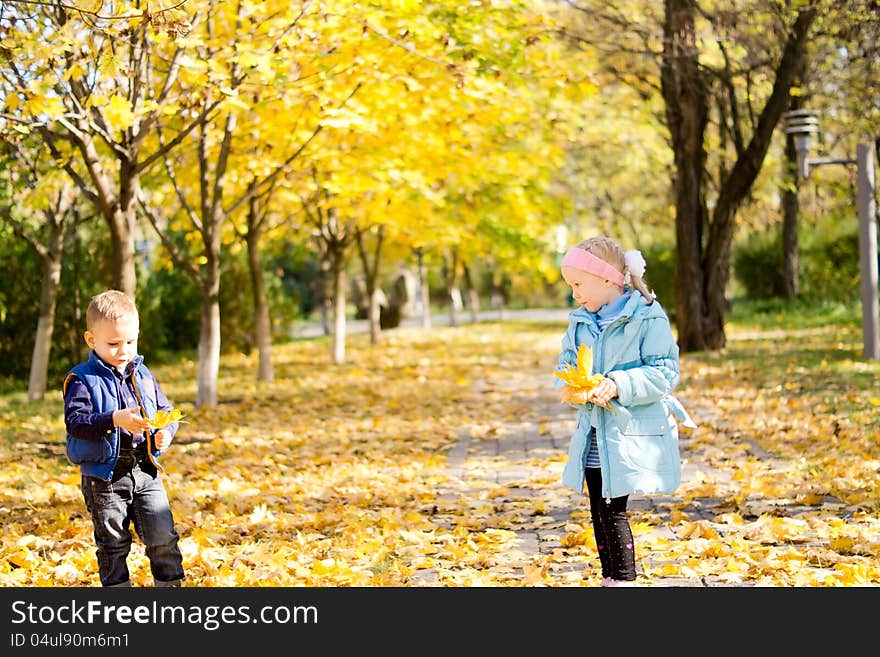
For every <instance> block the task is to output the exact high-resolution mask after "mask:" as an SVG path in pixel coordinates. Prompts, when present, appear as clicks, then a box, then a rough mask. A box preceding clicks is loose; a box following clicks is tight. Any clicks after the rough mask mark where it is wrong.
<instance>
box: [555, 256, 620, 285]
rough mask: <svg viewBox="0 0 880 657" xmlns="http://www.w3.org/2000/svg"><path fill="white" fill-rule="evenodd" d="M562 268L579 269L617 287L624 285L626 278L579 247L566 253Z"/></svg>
mask: <svg viewBox="0 0 880 657" xmlns="http://www.w3.org/2000/svg"><path fill="white" fill-rule="evenodd" d="M562 266H563V267H572V268H573V269H579V270H580V271H585V272H587V273H588V274H595V275H596V276H599V277H600V278H604V279H606V280H609V281H611V282H612V283H615V284H617V285H621V286H622V285H623V281H624V278H623V274H622V273H621V272H619V271H618V270H617V269H616V268H615V267H613V266H612V265H609V264H608V263H607V262H605V261H604V260H602V258H598V257H596V256H594V255H593V254H592V253H590V252H589V251H586V250H584V249H582V248H580V247H578V246H573V247H572V248H570V249H569V250H568V251H567V252H566V254H565V257H564V258H563V259H562Z"/></svg>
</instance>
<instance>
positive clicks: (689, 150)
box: [566, 0, 828, 351]
mask: <svg viewBox="0 0 880 657" xmlns="http://www.w3.org/2000/svg"><path fill="white" fill-rule="evenodd" d="M569 4H570V5H571V6H572V7H574V8H576V9H577V10H579V11H581V12H583V13H585V14H589V15H590V17H591V18H592V19H593V22H592V24H591V29H589V30H587V31H586V32H581V31H575V32H573V33H572V32H571V31H568V32H566V33H567V34H569V36H572V38H574V39H575V40H576V41H578V42H583V43H588V44H590V45H591V46H592V47H595V48H597V49H599V50H600V52H601V61H602V64H603V68H604V70H606V71H608V72H610V73H612V74H613V75H615V76H616V77H618V78H619V79H622V80H625V81H626V82H627V84H630V85H632V86H633V87H634V88H636V89H638V90H639V91H641V92H642V93H644V94H647V95H653V94H655V93H657V91H658V90H659V93H660V95H661V97H662V99H663V104H664V115H663V120H664V127H665V129H666V130H667V131H668V134H669V138H670V148H671V150H672V154H673V182H672V196H673V200H674V206H675V243H676V321H677V328H678V342H679V346H680V347H681V348H682V350H683V351H694V350H703V349H710V350H712V349H719V348H721V347H723V346H724V344H725V334H724V318H725V314H726V312H727V304H728V301H727V296H726V295H727V291H728V283H729V281H730V260H731V246H732V241H733V236H734V232H735V227H736V214H737V211H738V210H739V209H740V207H741V206H742V204H743V203H744V201H745V200H746V199H747V198H748V195H749V194H750V192H751V190H752V188H753V184H754V182H755V180H756V178H757V176H758V174H759V172H760V170H761V166H762V164H763V161H764V158H765V156H766V154H767V152H768V149H769V148H770V146H771V143H772V137H773V133H774V130H775V128H776V125H777V123H778V122H779V119H780V117H781V115H782V113H783V112H784V111H785V110H786V109H788V107H789V99H790V93H791V88H792V86H793V85H794V84H795V80H796V75H797V71H798V70H799V68H800V66H801V65H802V62H803V61H804V59H805V57H806V56H807V44H808V42H809V38H810V34H811V29H812V28H813V27H814V24H815V22H816V19H817V17H818V16H819V15H820V7H821V6H823V3H820V2H816V1H810V2H801V3H794V4H792V5H791V6H790V7H786V6H781V5H777V4H775V3H767V2H760V1H757V2H750V3H747V5H746V6H743V5H741V4H740V5H736V6H734V5H732V4H728V3H719V4H716V5H713V6H712V7H711V8H710V7H709V6H708V5H707V6H703V5H702V4H700V3H697V2H694V1H693V0H666V1H665V2H664V4H663V14H662V16H660V15H655V14H654V13H653V10H654V8H653V7H651V6H645V5H642V4H640V3H630V2H622V3H617V4H615V5H612V6H610V7H607V6H606V7H597V6H596V3H588V2H571V3H569ZM824 6H828V5H827V3H825V5H824ZM593 12H595V13H593ZM580 30H584V27H583V24H582V25H581V26H580ZM603 30H604V31H605V32H604V34H603V33H602V31H603ZM630 64H631V65H632V66H631V67H630V66H629V65H630Z"/></svg>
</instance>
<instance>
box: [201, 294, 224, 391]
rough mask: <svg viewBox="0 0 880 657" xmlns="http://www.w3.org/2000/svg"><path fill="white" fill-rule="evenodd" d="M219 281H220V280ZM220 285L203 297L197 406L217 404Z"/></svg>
mask: <svg viewBox="0 0 880 657" xmlns="http://www.w3.org/2000/svg"><path fill="white" fill-rule="evenodd" d="M218 283H219V281H218ZM218 289H219V285H217V286H215V289H214V290H213V291H211V292H206V293H205V294H204V295H203V297H202V316H201V321H200V322H199V363H198V378H197V384H198V391H197V393H196V408H201V407H203V406H216V405H217V402H218V395H217V375H218V374H219V372H220V300H219V294H218V293H217V290H218Z"/></svg>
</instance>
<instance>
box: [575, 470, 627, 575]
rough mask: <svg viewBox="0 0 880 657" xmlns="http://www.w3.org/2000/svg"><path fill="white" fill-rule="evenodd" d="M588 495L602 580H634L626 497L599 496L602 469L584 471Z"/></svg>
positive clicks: (600, 494) (600, 492) (600, 493)
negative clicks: (607, 578)
mask: <svg viewBox="0 0 880 657" xmlns="http://www.w3.org/2000/svg"><path fill="white" fill-rule="evenodd" d="M584 473H585V474H586V477H587V491H588V492H589V493H590V517H591V518H592V519H593V533H594V534H595V535H596V549H597V550H598V552H599V562H600V563H601V564H602V577H603V578H604V577H610V578H611V579H625V580H634V579H635V578H636V554H635V550H634V549H633V535H632V530H631V529H630V526H629V521H628V520H627V518H626V503H627V500H628V499H629V495H623V496H621V497H614V498H612V499H611V500H610V503H609V501H608V500H606V499H605V498H604V497H602V470H600V469H599V468H584Z"/></svg>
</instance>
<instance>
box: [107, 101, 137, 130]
mask: <svg viewBox="0 0 880 657" xmlns="http://www.w3.org/2000/svg"><path fill="white" fill-rule="evenodd" d="M104 118H105V119H107V123H108V124H109V125H110V127H111V128H113V129H115V130H125V129H126V128H130V127H131V126H133V125H134V119H135V116H134V112H132V111H131V103H130V102H128V99H127V98H124V97H123V96H120V95H119V94H113V96H112V97H111V98H110V102H109V103H107V106H106V107H105V108H104Z"/></svg>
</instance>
